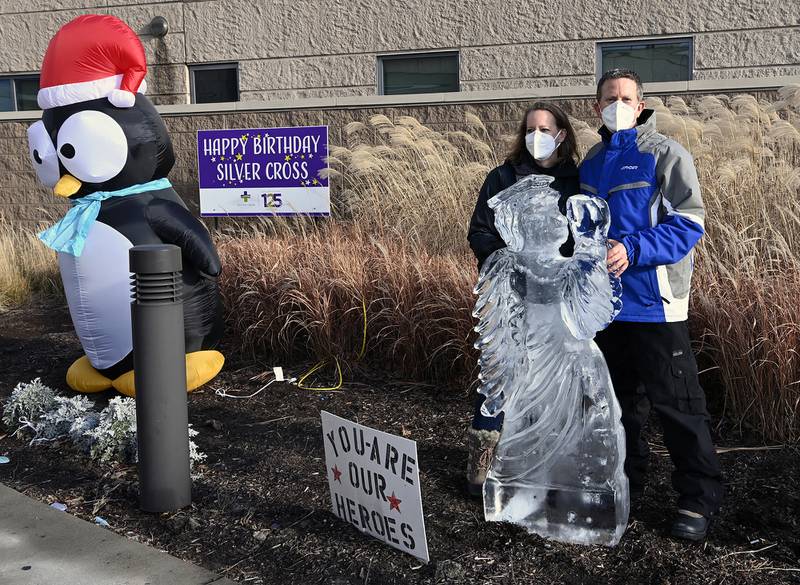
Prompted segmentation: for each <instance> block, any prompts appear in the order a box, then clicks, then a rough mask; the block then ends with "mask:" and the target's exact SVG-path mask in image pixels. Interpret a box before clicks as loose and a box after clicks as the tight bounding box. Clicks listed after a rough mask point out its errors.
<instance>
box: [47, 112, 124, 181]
mask: <svg viewBox="0 0 800 585" xmlns="http://www.w3.org/2000/svg"><path fill="white" fill-rule="evenodd" d="M58 157H59V158H60V159H61V163H62V164H63V165H64V166H65V167H66V168H67V170H68V171H69V172H70V174H71V175H73V176H74V177H75V178H77V179H79V180H80V181H83V182H85V183H103V182H105V181H108V180H109V179H113V178H114V177H115V176H117V174H119V172H120V171H121V170H122V168H123V167H124V166H125V162H126V161H127V160H128V140H127V138H125V132H123V130H122V128H121V127H120V125H119V124H117V122H116V121H115V120H114V119H113V118H112V117H111V116H109V115H108V114H104V113H103V112H98V111H97V110H84V111H82V112H78V113H77V114H73V115H72V116H70V117H69V118H67V120H66V121H65V122H64V123H63V124H62V125H61V128H60V129H59V131H58Z"/></svg>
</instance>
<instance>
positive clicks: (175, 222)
mask: <svg viewBox="0 0 800 585" xmlns="http://www.w3.org/2000/svg"><path fill="white" fill-rule="evenodd" d="M147 220H148V222H149V223H150V227H152V228H153V231H154V232H155V233H156V234H157V235H158V237H160V238H161V239H162V241H164V242H165V243H167V244H175V245H176V246H178V247H179V248H181V250H182V251H183V256H184V257H185V258H186V259H187V260H189V262H191V263H192V265H193V266H194V268H195V269H196V270H198V271H199V272H200V273H201V274H204V275H206V276H211V277H217V276H219V273H220V271H221V270H222V265H221V263H220V261H219V255H218V254H217V249H216V247H215V246H214V243H213V242H212V241H211V234H209V233H208V230H207V229H206V228H205V226H204V225H203V224H202V223H200V221H199V220H198V219H197V218H196V217H195V216H193V215H192V214H191V212H190V211H189V210H188V209H186V208H185V207H183V206H181V205H179V204H178V203H175V202H174V201H169V200H166V199H153V200H152V201H151V202H150V203H149V204H148V206H147Z"/></svg>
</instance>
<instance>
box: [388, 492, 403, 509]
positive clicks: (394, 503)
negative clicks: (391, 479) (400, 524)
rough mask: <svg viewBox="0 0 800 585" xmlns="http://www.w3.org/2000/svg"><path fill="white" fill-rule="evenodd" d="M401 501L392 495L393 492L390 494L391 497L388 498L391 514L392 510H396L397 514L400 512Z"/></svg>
mask: <svg viewBox="0 0 800 585" xmlns="http://www.w3.org/2000/svg"><path fill="white" fill-rule="evenodd" d="M402 501H403V500H401V499H398V498H397V497H396V496H395V495H394V492H392V495H391V496H389V511H390V512H391V511H392V510H397V511H398V512H400V502H402Z"/></svg>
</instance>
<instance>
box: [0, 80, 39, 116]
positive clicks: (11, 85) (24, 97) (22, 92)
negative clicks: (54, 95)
mask: <svg viewBox="0 0 800 585" xmlns="http://www.w3.org/2000/svg"><path fill="white" fill-rule="evenodd" d="M37 93H39V76H38V75H17V76H15V77H0V112H16V111H23V110H38V109H39V104H38V103H37V102H36V94H37Z"/></svg>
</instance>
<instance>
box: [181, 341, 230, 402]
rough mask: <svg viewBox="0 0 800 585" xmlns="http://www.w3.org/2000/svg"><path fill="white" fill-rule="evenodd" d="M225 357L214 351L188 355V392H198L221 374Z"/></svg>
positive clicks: (195, 352) (209, 350)
mask: <svg viewBox="0 0 800 585" xmlns="http://www.w3.org/2000/svg"><path fill="white" fill-rule="evenodd" d="M224 364H225V356H224V355H222V354H221V353H220V352H218V351H216V350H213V349H206V350H202V351H193V352H192V353H187V354H186V391H187V392H191V391H192V390H197V389H198V388H199V387H200V386H202V385H203V384H205V383H206V382H208V381H210V380H212V379H213V378H214V376H216V375H217V374H219V372H220V370H221V369H222V366H223V365H224Z"/></svg>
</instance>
